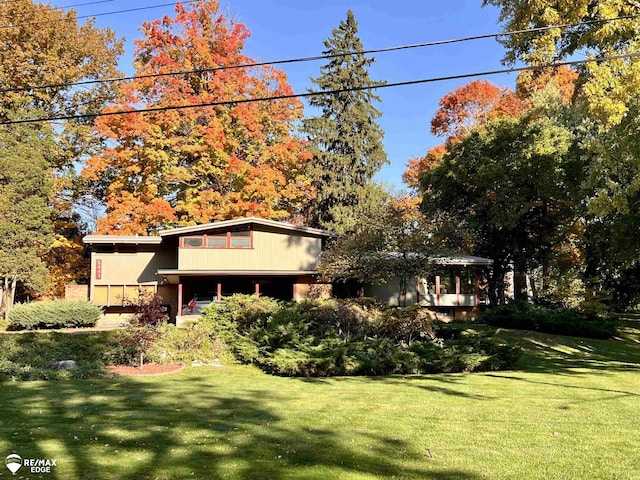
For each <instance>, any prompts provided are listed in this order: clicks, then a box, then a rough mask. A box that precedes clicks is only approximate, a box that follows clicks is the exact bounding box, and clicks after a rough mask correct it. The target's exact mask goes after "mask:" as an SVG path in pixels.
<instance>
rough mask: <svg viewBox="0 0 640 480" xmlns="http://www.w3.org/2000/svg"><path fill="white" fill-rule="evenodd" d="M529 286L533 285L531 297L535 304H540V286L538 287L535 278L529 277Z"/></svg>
mask: <svg viewBox="0 0 640 480" xmlns="http://www.w3.org/2000/svg"><path fill="white" fill-rule="evenodd" d="M529 284H530V285H531V297H532V298H533V303H537V302H538V286H537V285H536V281H535V280H534V278H533V276H531V277H529Z"/></svg>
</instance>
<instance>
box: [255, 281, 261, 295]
mask: <svg viewBox="0 0 640 480" xmlns="http://www.w3.org/2000/svg"><path fill="white" fill-rule="evenodd" d="M256 295H260V283H259V282H256Z"/></svg>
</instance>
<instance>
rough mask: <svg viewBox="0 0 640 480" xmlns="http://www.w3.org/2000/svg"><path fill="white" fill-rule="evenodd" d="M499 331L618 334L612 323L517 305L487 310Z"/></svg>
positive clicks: (487, 316)
mask: <svg viewBox="0 0 640 480" xmlns="http://www.w3.org/2000/svg"><path fill="white" fill-rule="evenodd" d="M483 318H484V319H485V321H486V322H487V323H488V324H489V325H493V326H496V327H505V328H515V329H522V330H535V331H538V332H545V333H552V334H555V335H571V336H576V337H590V338H611V337H612V336H614V335H615V334H616V332H617V324H616V322H615V320H613V319H607V318H603V317H600V316H597V315H594V314H588V313H584V312H579V311H576V310H569V309H552V308H548V307H543V306H538V305H532V304H530V303H528V302H524V301H517V302H511V303H508V304H506V305H500V306H498V307H495V308H492V309H491V310H488V311H487V312H486V313H485V314H484V317H483Z"/></svg>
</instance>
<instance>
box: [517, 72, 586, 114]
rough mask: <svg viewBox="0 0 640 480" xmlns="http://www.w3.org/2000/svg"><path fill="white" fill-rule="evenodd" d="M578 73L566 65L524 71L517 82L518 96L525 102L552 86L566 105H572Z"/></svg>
mask: <svg viewBox="0 0 640 480" xmlns="http://www.w3.org/2000/svg"><path fill="white" fill-rule="evenodd" d="M578 75H579V74H578V72H577V71H576V70H574V69H572V68H570V67H567V66H566V65H561V66H559V67H557V68H545V69H541V70H524V71H522V72H520V74H519V75H518V78H517V80H516V95H517V96H518V97H519V98H521V99H523V100H524V101H525V102H528V100H529V99H530V98H531V96H532V95H533V94H534V93H535V92H536V91H539V90H542V89H543V88H545V87H546V86H547V85H552V86H553V87H554V88H555V89H556V90H558V92H559V93H560V98H561V99H562V102H563V103H564V104H565V105H569V104H571V102H572V100H573V94H574V92H575V90H576V81H577V80H578Z"/></svg>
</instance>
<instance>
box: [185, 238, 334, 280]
mask: <svg viewBox="0 0 640 480" xmlns="http://www.w3.org/2000/svg"><path fill="white" fill-rule="evenodd" d="M321 249H322V239H321V238H315V237H307V236H303V235H299V234H288V233H287V234H284V233H276V232H268V231H260V230H254V231H253V248H252V249H241V248H239V249H231V248H229V249H225V248H220V249H218V248H180V249H179V253H178V268H179V269H180V270H206V269H215V270H236V271H237V270H254V271H256V270H272V271H278V270H281V271H292V270H301V271H309V270H315V268H316V266H317V260H318V255H319V254H320V251H321Z"/></svg>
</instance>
